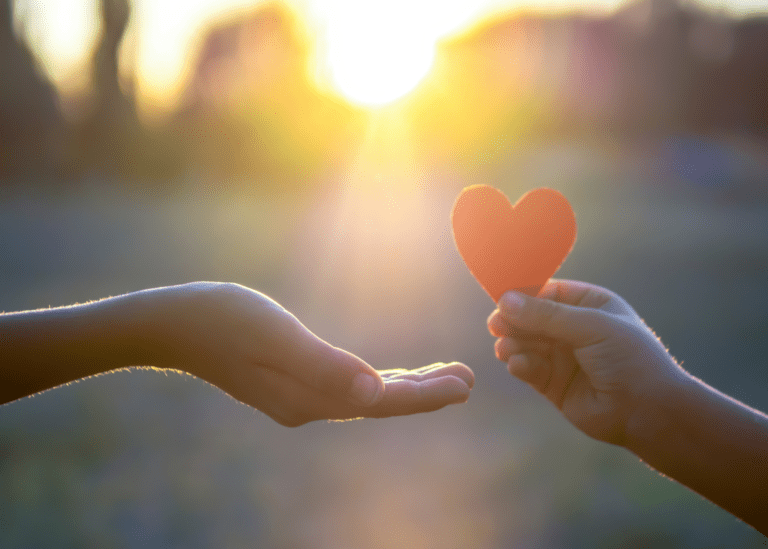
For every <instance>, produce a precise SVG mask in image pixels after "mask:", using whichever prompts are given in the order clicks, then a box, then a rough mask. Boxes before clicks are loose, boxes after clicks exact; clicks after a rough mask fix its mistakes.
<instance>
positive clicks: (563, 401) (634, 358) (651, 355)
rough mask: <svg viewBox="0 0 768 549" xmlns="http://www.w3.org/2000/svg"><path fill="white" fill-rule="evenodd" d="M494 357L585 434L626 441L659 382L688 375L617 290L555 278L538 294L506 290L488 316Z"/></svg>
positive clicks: (618, 441)
mask: <svg viewBox="0 0 768 549" xmlns="http://www.w3.org/2000/svg"><path fill="white" fill-rule="evenodd" d="M488 329H489V330H490V332H491V334H492V335H494V336H496V337H498V338H499V339H498V340H497V341H496V344H495V351H496V356H497V357H498V358H499V359H500V360H502V361H504V362H506V363H507V368H508V370H509V372H510V373H511V374H512V375H514V376H516V377H518V378H520V379H521V380H523V381H525V382H527V383H529V384H530V385H531V386H533V387H534V388H535V389H536V390H537V391H539V392H540V393H542V394H543V395H544V396H545V397H546V398H547V399H549V400H550V401H551V402H552V404H554V405H555V406H556V407H557V408H558V409H560V410H561V411H562V413H563V414H564V415H565V417H566V418H567V419H568V420H569V421H570V422H571V423H573V424H574V425H575V426H576V427H577V428H579V429H580V430H582V431H583V432H584V433H586V434H587V435H589V436H591V437H593V438H596V439H598V440H603V441H606V442H611V443H613V444H619V445H623V444H624V443H625V440H626V436H627V425H628V423H629V422H630V421H631V418H632V416H633V413H634V412H635V411H636V410H637V409H638V407H639V405H640V404H641V403H642V402H643V400H644V399H646V398H648V397H650V396H651V395H652V394H653V391H654V387H655V386H656V385H657V384H662V383H672V382H675V380H678V379H680V378H682V377H683V376H684V375H685V374H684V372H683V370H682V369H681V368H680V367H679V366H678V365H677V363H676V362H675V360H674V359H673V358H672V357H671V356H670V355H669V353H668V352H667V351H666V349H665V348H664V346H663V345H662V344H661V342H660V341H659V340H658V338H657V337H656V336H655V335H654V334H653V332H652V331H651V330H650V329H649V328H648V326H646V324H645V323H644V322H643V320H642V319H641V318H640V317H639V316H638V315H637V313H636V312H635V311H634V310H633V309H632V307H630V306H629V304H628V303H627V302H626V301H624V300H623V299H622V298H621V297H619V296H618V295H616V294H614V293H613V292H611V291H609V290H606V289H605V288H601V287H599V286H594V285H591V284H587V283H584V282H576V281H571V280H552V281H550V282H549V283H547V285H545V286H544V288H542V290H541V292H540V293H539V295H538V296H537V297H529V296H526V295H524V294H520V293H517V292H508V293H506V294H504V296H502V298H501V299H500V300H499V303H498V308H497V309H496V310H495V311H493V313H491V315H490V317H489V318H488Z"/></svg>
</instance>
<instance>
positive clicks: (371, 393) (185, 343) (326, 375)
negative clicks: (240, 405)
mask: <svg viewBox="0 0 768 549" xmlns="http://www.w3.org/2000/svg"><path fill="white" fill-rule="evenodd" d="M141 293H142V294H144V295H145V297H150V296H151V297H152V300H151V301H153V302H155V305H154V308H155V310H156V311H158V312H157V315H156V316H155V325H156V326H158V327H159V330H160V331H161V332H162V333H161V334H159V335H158V337H157V340H158V341H165V342H167V343H166V344H164V345H162V346H161V347H160V349H161V353H160V355H159V357H158V360H157V362H160V363H161V364H158V366H162V367H168V368H174V369H179V370H183V371H188V372H190V373H192V374H194V375H196V376H198V377H201V378H202V379H205V380H206V381H208V382H210V383H212V384H214V385H216V386H218V387H219V388H221V389H222V390H224V391H225V392H226V393H228V394H230V395H231V396H233V397H234V398H236V399H237V400H239V401H241V402H244V403H246V404H248V405H250V406H253V407H254V408H257V409H259V410H261V411H263V412H264V413H266V414H267V415H269V416H270V417H271V418H273V419H274V420H275V421H277V422H278V423H280V424H282V425H287V426H298V425H303V424H304V423H307V422H310V421H314V420H319V419H350V418H358V417H379V418H380V417H389V416H398V415H406V414H415V413H420V412H429V411H433V410H437V409H439V408H442V407H444V406H446V405H448V404H453V403H458V402H464V401H465V400H466V399H467V398H468V397H469V391H470V389H471V387H472V385H473V384H474V375H473V374H472V371H471V370H470V369H469V368H467V367H466V366H464V365H463V364H459V363H451V364H442V363H438V364H433V365H431V366H425V367H422V368H418V369H415V370H405V369H399V370H384V371H381V372H378V371H376V370H375V369H373V368H372V367H371V366H369V365H368V364H366V363H365V362H364V361H363V360H361V359H360V358H358V357H357V356H355V355H353V354H351V353H349V352H347V351H344V350H342V349H338V348H336V347H333V346H332V345H330V344H328V343H326V342H325V341H323V340H322V339H320V338H319V337H317V336H316V335H315V334H313V333H312V332H311V331H309V330H308V329H307V328H306V327H305V326H304V325H303V324H301V322H299V320H298V319H297V318H296V317H295V316H293V315H292V314H291V313H289V312H288V311H287V310H285V309H284V308H283V307H281V306H280V305H279V304H277V303H276V302H275V301H273V300H272V299H270V298H269V297H267V296H265V295H263V294H261V293H259V292H256V291H254V290H251V289H249V288H246V287H243V286H240V285H237V284H222V283H208V282H198V283H192V284H185V285H182V286H174V287H170V288H160V289H156V290H147V291H145V292H141Z"/></svg>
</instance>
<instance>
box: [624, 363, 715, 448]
mask: <svg viewBox="0 0 768 549" xmlns="http://www.w3.org/2000/svg"><path fill="white" fill-rule="evenodd" d="M700 386H701V381H699V380H698V379H696V378H695V377H693V376H691V375H690V374H688V373H687V372H685V371H684V370H682V369H680V370H679V372H675V374H674V375H670V376H665V377H664V378H662V379H658V380H655V382H654V384H653V386H652V387H651V388H650V390H649V391H647V392H646V393H644V394H643V395H642V397H640V398H638V402H637V406H636V407H635V409H634V410H633V412H632V414H631V415H630V416H629V418H628V420H627V424H626V436H625V440H624V444H623V446H624V447H625V448H626V449H628V450H629V451H631V452H632V453H634V454H635V455H637V456H638V457H640V458H641V459H645V458H646V455H647V454H648V452H649V451H651V450H652V449H653V448H658V447H659V445H662V444H665V443H666V441H668V440H669V439H671V438H673V437H675V436H676V429H677V426H678V425H679V418H680V416H681V414H685V413H686V403H687V402H689V401H690V399H691V395H692V394H693V393H695V392H696V391H699V390H700V389H701V387H700Z"/></svg>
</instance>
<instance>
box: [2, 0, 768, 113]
mask: <svg viewBox="0 0 768 549" xmlns="http://www.w3.org/2000/svg"><path fill="white" fill-rule="evenodd" d="M622 3H623V2H622V1H621V0H538V1H537V0H444V1H441V0H422V1H413V0H370V1H367V2H357V1H355V0H291V1H290V2H289V4H290V5H292V6H293V7H294V8H295V9H296V10H297V12H298V13H299V14H302V15H304V16H306V17H305V20H306V21H307V24H308V26H309V29H308V31H309V32H310V33H312V34H314V35H315V36H316V37H317V40H318V48H319V49H318V53H317V57H318V65H319V68H320V70H321V71H323V72H324V73H325V74H326V75H327V77H328V79H329V80H330V83H331V85H332V86H334V87H335V88H336V89H337V90H338V91H340V92H341V93H342V94H343V95H345V96H346V97H348V98H349V99H350V100H352V101H353V102H357V103H360V104H370V105H376V104H383V103H386V102H387V101H390V100H392V99H394V98H396V97H398V96H401V95H403V94H405V93H407V92H408V91H409V90H410V89H412V88H413V87H415V86H416V85H417V84H418V82H419V80H420V79H421V78H422V77H423V76H424V75H425V74H426V72H427V71H428V70H429V67H430V65H431V62H432V56H433V53H434V49H435V44H436V42H437V41H438V40H439V39H440V38H442V37H445V36H449V35H451V34H453V33H456V32H459V31H461V30H462V29H464V28H466V27H467V26H469V25H471V24H472V23H473V22H475V21H476V20H477V19H478V18H479V17H482V16H484V15H488V14H492V13H498V12H504V11H510V10H517V9H523V10H536V11H554V10H572V9H581V10H590V11H601V12H607V11H610V10H613V9H616V8H617V7H618V6H620V5H621V4H622ZM702 4H705V5H707V6H709V7H712V8H714V9H724V10H726V11H728V12H729V13H732V14H734V15H736V16H740V17H741V16H746V15H749V14H751V13H758V12H760V11H762V12H763V13H765V12H767V11H768V7H766V4H765V1H764V0H706V1H704V2H702ZM254 5H256V4H255V3H254V2H253V1H252V0H184V1H183V2H182V1H181V0H133V14H132V19H131V22H130V25H129V30H128V33H127V36H126V40H125V41H124V48H123V51H122V58H121V68H122V69H123V70H124V71H130V72H133V73H134V74H135V75H136V83H137V88H138V89H137V91H138V94H139V99H140V102H144V103H153V104H156V105H159V106H160V108H162V107H163V106H165V107H170V105H172V103H173V101H174V99H175V97H176V94H177V93H178V91H179V89H180V87H181V85H182V84H183V77H184V69H185V63H187V62H188V61H189V55H190V52H193V51H194V46H195V42H196V40H197V39H198V38H199V36H200V35H201V33H202V31H203V30H204V29H205V27H206V25H208V24H210V22H211V21H212V20H216V19H220V18H222V17H226V16H227V15H229V14H231V13H233V12H237V11H239V10H246V9H248V8H250V7H253V6H254ZM15 15H16V23H17V25H18V28H19V29H20V30H21V32H22V34H24V35H25V36H26V37H27V39H28V40H29V42H30V43H31V44H32V45H33V48H34V49H35V50H36V52H37V55H38V57H39V58H40V60H41V62H42V64H43V66H44V67H45V70H46V71H47V72H48V74H49V75H50V76H51V78H52V79H53V80H54V81H55V82H56V83H57V84H58V85H59V86H60V87H61V88H63V89H65V90H67V89H69V90H77V89H79V88H81V87H82V86H84V85H87V80H86V79H85V78H84V75H85V74H86V73H85V71H83V66H84V62H85V60H87V58H88V54H89V52H90V51H91V49H92V48H93V45H94V43H95V41H96V38H97V32H98V26H99V14H98V0H45V1H44V2H33V1H32V0H16V11H15ZM395 35H396V36H398V39H397V40H393V39H392V38H393V36H395ZM366 71H369V72H366Z"/></svg>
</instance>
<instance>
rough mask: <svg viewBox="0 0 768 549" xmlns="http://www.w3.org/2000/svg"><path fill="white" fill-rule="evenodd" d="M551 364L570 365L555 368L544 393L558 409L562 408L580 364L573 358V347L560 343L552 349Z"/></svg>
mask: <svg viewBox="0 0 768 549" xmlns="http://www.w3.org/2000/svg"><path fill="white" fill-rule="evenodd" d="M550 363H551V364H553V365H554V364H558V365H566V364H568V365H570V368H569V367H568V366H564V367H560V368H554V367H553V370H552V375H551V376H550V380H549V383H548V384H547V388H546V390H545V391H544V395H545V396H546V397H547V398H548V399H549V400H550V401H551V402H552V403H553V404H554V405H555V406H557V408H558V409H562V407H563V401H564V399H565V395H566V393H567V392H568V389H569V387H570V386H571V383H573V380H574V378H575V377H576V374H578V373H579V372H580V370H581V369H580V368H579V364H578V362H576V360H575V359H574V358H573V352H572V351H571V349H570V348H569V347H567V346H565V345H563V344H558V345H556V346H555V348H554V349H553V351H552V354H551V357H550Z"/></svg>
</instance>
